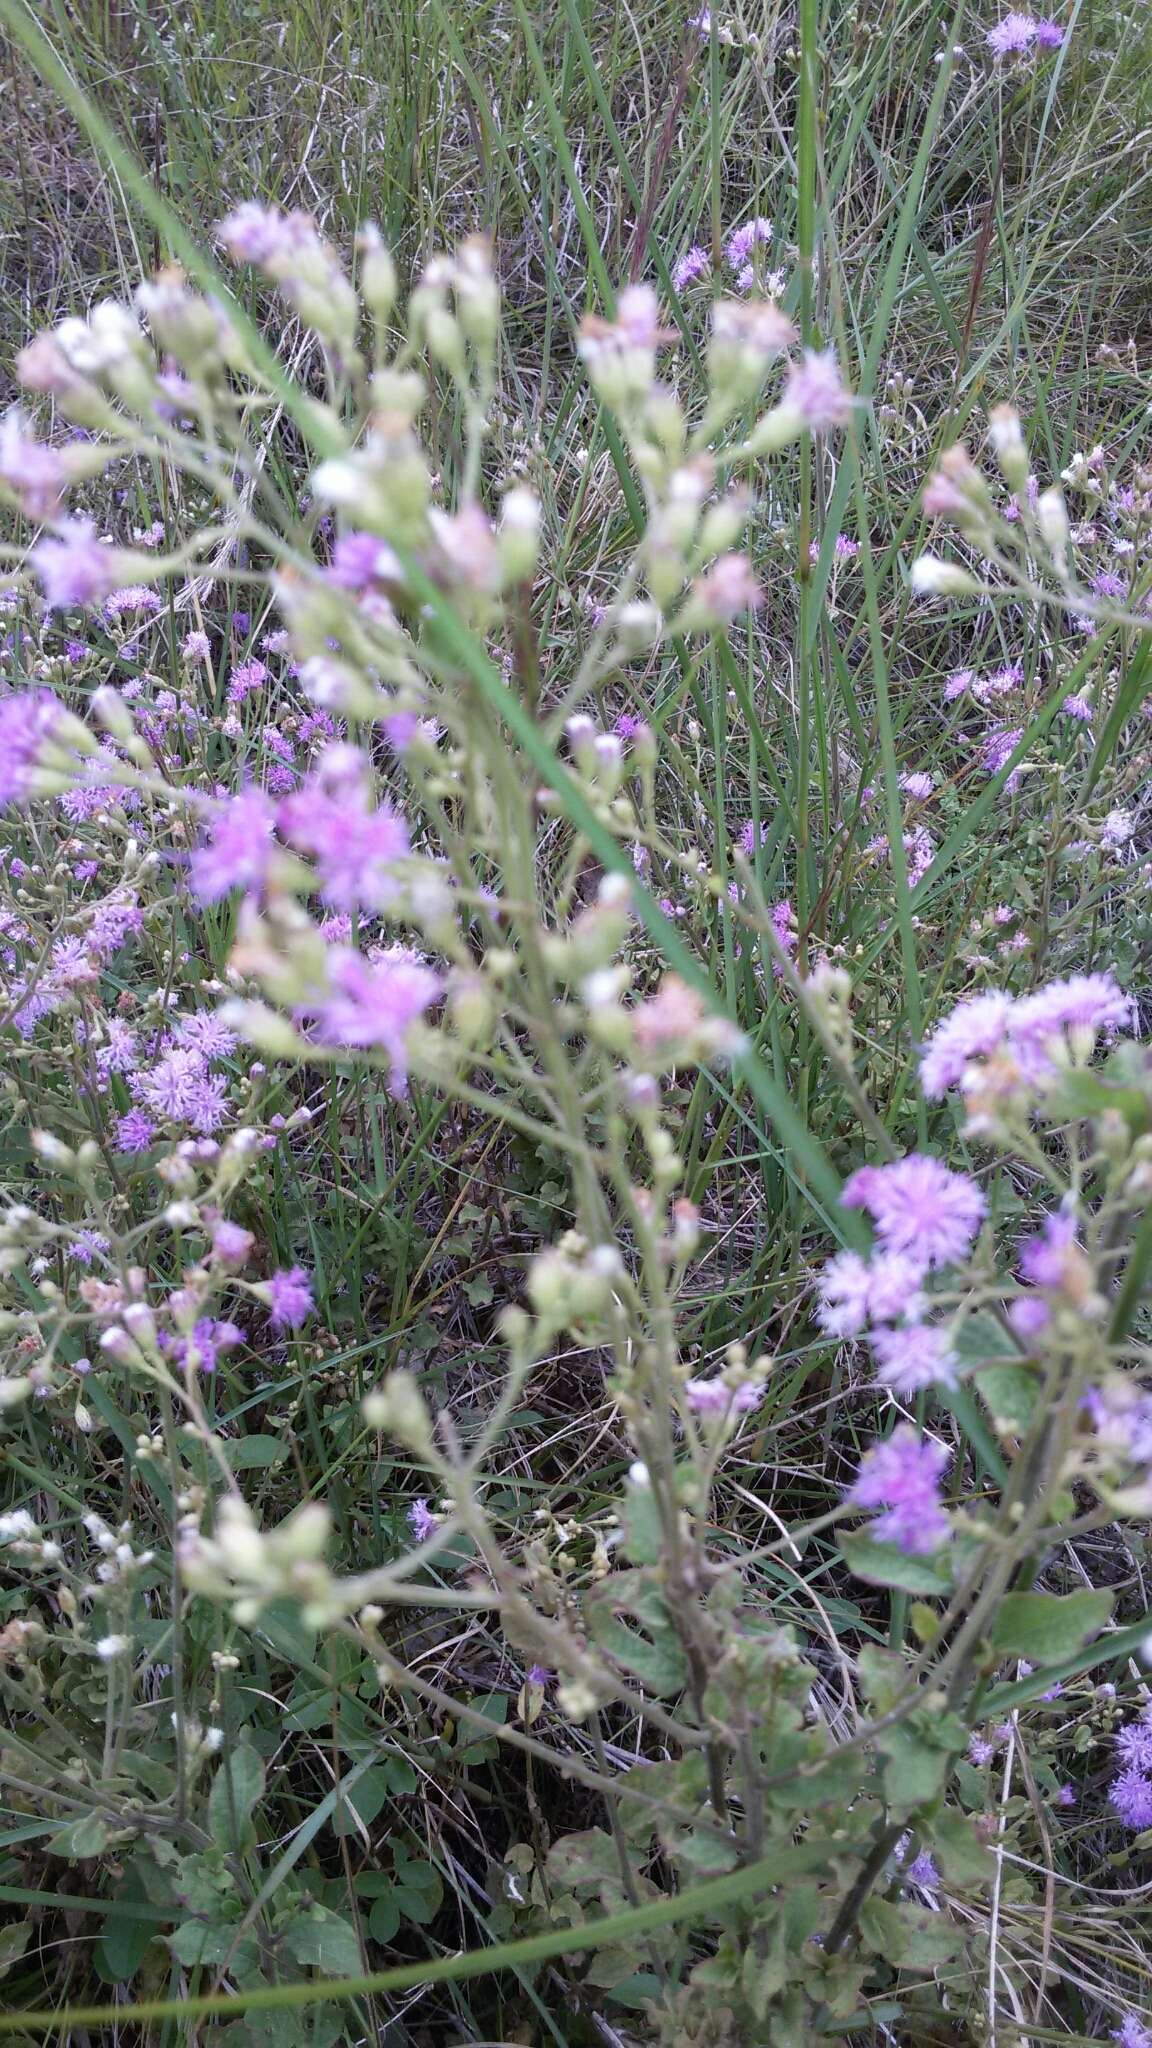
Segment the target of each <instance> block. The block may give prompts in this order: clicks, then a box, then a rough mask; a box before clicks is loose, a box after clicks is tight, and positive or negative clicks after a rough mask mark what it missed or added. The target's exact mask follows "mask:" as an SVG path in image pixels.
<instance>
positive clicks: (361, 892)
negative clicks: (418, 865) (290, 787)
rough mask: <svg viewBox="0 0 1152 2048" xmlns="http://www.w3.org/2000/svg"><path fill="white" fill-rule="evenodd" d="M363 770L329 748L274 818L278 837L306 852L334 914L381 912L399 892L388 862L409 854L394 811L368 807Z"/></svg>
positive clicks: (344, 750)
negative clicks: (357, 909)
mask: <svg viewBox="0 0 1152 2048" xmlns="http://www.w3.org/2000/svg"><path fill="white" fill-rule="evenodd" d="M365 766H366V764H365V763H364V761H363V757H362V756H360V755H359V754H358V753H357V752H356V750H355V749H354V748H350V747H330V748H329V749H328V751H327V753H326V754H325V755H324V757H323V759H322V760H321V762H320V764H319V767H318V768H317V771H316V774H315V775H314V776H312V777H310V778H309V780H308V782H306V783H305V785H304V787H303V788H302V789H300V790H297V791H296V792H295V794H294V795H292V796H290V797H287V798H286V799H285V801H284V802H283V803H282V804H281V805H280V807H279V810H278V811H277V814H276V819H277V823H278V825H279V827H280V830H281V832H282V833H283V834H284V837H285V838H286V839H288V840H290V841H291V843H292V845H293V846H295V847H296V848H298V849H299V851H301V852H302V853H308V854H311V856H312V858H313V860H314V861H315V863H316V870H317V878H318V884H319V889H320V894H321V896H322V897H323V899H324V901H325V903H329V904H331V905H332V908H333V909H334V910H353V909H355V908H356V907H357V905H360V906H361V907H363V908H364V909H366V910H383V909H384V908H385V907H386V906H387V905H388V904H389V903H391V902H393V901H394V900H395V898H396V896H397V894H398V893H399V883H398V881H397V879H396V876H395V874H394V873H393V871H392V870H393V863H394V862H396V861H398V860H404V859H406V858H407V856H408V854H409V852H410V850H411V848H410V842H409V838H408V827H407V826H406V824H405V823H404V820H403V818H402V817H400V815H399V813H398V812H396V811H393V810H390V809H389V808H388V806H387V805H382V806H381V807H380V809H379V810H370V809H369V808H368V801H367V783H366V776H365Z"/></svg>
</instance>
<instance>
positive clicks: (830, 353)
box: [782, 348, 856, 434]
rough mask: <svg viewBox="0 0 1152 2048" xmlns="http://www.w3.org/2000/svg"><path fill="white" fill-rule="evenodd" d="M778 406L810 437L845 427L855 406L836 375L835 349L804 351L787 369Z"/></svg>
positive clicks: (807, 349) (837, 369)
mask: <svg viewBox="0 0 1152 2048" xmlns="http://www.w3.org/2000/svg"><path fill="white" fill-rule="evenodd" d="M782 403H783V404H784V405H785V406H786V407H789V408H790V409H791V410H792V411H793V412H795V413H797V414H798V415H799V417H800V419H801V421H802V422H803V425H804V426H805V427H806V428H807V429H808V432H809V433H810V434H828V433H831V431H832V429H833V427H846V426H847V425H848V422H849V420H850V419H851V418H852V411H853V407H854V406H855V404H856V401H855V399H854V398H853V396H852V393H851V392H850V391H849V389H848V387H847V385H846V384H845V382H844V379H843V377H842V376H841V374H840V365H839V364H838V362H837V361H836V351H835V349H831V348H826V349H823V350H818V349H811V348H806V349H805V350H804V353H803V355H802V356H801V358H800V361H799V362H798V363H790V364H789V366H788V378H787V382H786V383H785V386H784V397H783V401H782Z"/></svg>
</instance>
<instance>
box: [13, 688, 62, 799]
mask: <svg viewBox="0 0 1152 2048" xmlns="http://www.w3.org/2000/svg"><path fill="white" fill-rule="evenodd" d="M64 717H65V712H64V707H63V705H62V704H61V702H60V700H59V698H58V697H54V696H53V694H52V692H51V690H23V691H20V692H18V693H17V692H13V693H12V694H11V695H8V696H3V697H0V810H2V809H3V807H4V805H5V804H22V803H24V802H26V801H27V799H28V797H29V796H30V795H32V794H33V790H34V783H35V775H36V770H37V768H38V767H39V766H40V765H41V757H42V755H43V753H44V752H45V750H46V749H47V748H48V746H49V745H50V743H51V741H52V739H53V737H54V735H55V733H56V731H57V729H58V727H59V726H60V724H61V721H62V720H63V719H64Z"/></svg>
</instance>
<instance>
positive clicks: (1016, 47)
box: [984, 9, 1036, 57]
mask: <svg viewBox="0 0 1152 2048" xmlns="http://www.w3.org/2000/svg"><path fill="white" fill-rule="evenodd" d="M984 40H985V42H986V43H987V45H988V48H989V49H990V50H991V52H992V54H993V56H995V57H1022V56H1024V55H1025V54H1026V52H1027V51H1028V50H1030V49H1031V47H1032V45H1033V43H1034V42H1035V40H1036V23H1035V21H1034V20H1033V18H1032V16H1031V15H1030V14H1022V13H1020V12H1018V11H1017V10H1016V9H1013V10H1012V12H1011V13H1009V14H1006V15H1005V16H1004V19H1003V21H998V22H997V24H996V26H995V28H990V29H989V30H988V33H987V35H986V36H985V38H984Z"/></svg>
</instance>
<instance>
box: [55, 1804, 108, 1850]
mask: <svg viewBox="0 0 1152 2048" xmlns="http://www.w3.org/2000/svg"><path fill="white" fill-rule="evenodd" d="M112 1832H113V1831H112V1829H111V1828H110V1827H109V1826H108V1823H107V1821H103V1820H101V1819H100V1817H99V1815H98V1814H95V1813H89V1814H85V1816H84V1818H83V1820H70V1821H69V1822H68V1825H67V1827H63V1828H58V1829H57V1830H56V1833H55V1834H54V1835H50V1836H49V1839H48V1847H49V1848H50V1849H51V1850H52V1852H53V1854H54V1855H56V1856H76V1857H80V1858H86V1857H88V1856H100V1855H102V1854H103V1852H104V1850H105V1849H106V1848H107V1847H108V1844H109V1842H110V1841H111V1839H112Z"/></svg>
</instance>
